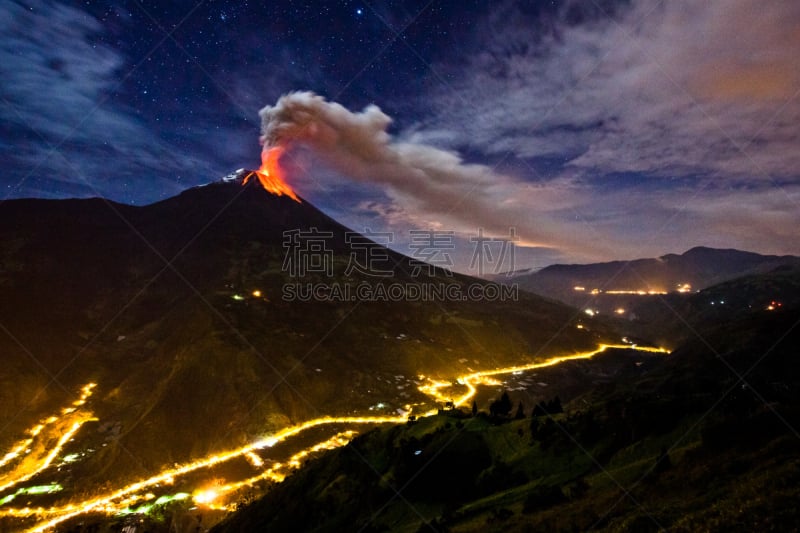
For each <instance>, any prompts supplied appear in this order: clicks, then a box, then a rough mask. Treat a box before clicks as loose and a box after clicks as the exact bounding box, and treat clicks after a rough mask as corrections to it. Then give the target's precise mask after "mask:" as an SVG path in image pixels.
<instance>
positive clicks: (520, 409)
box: [514, 402, 525, 420]
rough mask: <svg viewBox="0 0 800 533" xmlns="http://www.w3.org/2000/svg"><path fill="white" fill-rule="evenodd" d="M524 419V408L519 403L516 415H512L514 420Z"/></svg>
mask: <svg viewBox="0 0 800 533" xmlns="http://www.w3.org/2000/svg"><path fill="white" fill-rule="evenodd" d="M523 418H525V408H524V407H523V406H522V402H519V404H518V405H517V414H515V415H514V419H515V420H522V419H523Z"/></svg>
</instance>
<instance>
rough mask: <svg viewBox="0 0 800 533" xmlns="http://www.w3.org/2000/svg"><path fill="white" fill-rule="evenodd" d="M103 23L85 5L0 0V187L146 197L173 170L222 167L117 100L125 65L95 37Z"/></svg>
mask: <svg viewBox="0 0 800 533" xmlns="http://www.w3.org/2000/svg"><path fill="white" fill-rule="evenodd" d="M104 31H105V28H104V26H103V25H102V24H101V23H100V22H99V21H98V20H97V19H95V18H94V17H92V16H91V15H89V14H88V13H86V12H84V11H82V10H80V9H77V8H74V7H71V6H67V5H63V4H61V3H57V2H49V1H43V0H39V1H37V0H34V1H31V2H26V3H25V5H22V4H20V3H17V2H4V3H3V4H2V7H0V35H2V40H0V96H1V97H2V100H0V102H2V107H0V113H2V120H3V131H2V135H3V138H4V139H10V140H13V145H12V144H5V145H2V146H0V152H1V153H2V154H3V158H4V160H5V162H6V167H5V169H4V171H5V174H6V180H8V181H9V182H13V183H14V185H15V186H13V187H9V189H8V190H7V191H6V194H5V195H4V196H26V195H35V196H63V195H64V194H65V193H67V194H75V195H77V196H94V195H98V194H102V195H105V196H108V197H111V198H115V199H119V200H127V199H128V198H129V197H134V198H136V199H137V200H139V201H141V199H143V198H144V199H149V200H155V199H158V198H160V197H163V196H165V195H171V194H176V193H177V192H179V191H180V190H181V189H182V188H183V186H182V185H180V184H179V183H177V181H178V180H179V179H180V177H183V178H184V179H185V180H186V181H189V182H191V181H192V180H195V182H197V181H208V177H209V174H211V175H212V176H215V175H222V174H224V171H225V170H226V169H224V168H215V167H216V165H215V164H214V163H211V162H210V160H208V159H206V157H205V156H204V154H203V153H202V147H201V148H199V149H198V150H183V149H181V148H179V147H176V146H174V145H173V144H171V143H170V142H167V141H165V140H164V139H162V138H161V137H159V134H158V132H156V131H154V130H153V129H151V128H150V127H148V125H147V124H146V123H145V122H144V121H143V120H142V119H141V118H140V117H139V116H137V114H136V110H133V109H130V107H128V106H126V105H123V104H121V103H119V101H118V99H117V98H116V94H115V93H116V91H121V90H122V89H121V86H120V82H121V80H122V79H123V76H124V75H125V74H126V69H129V68H131V66H130V65H129V64H128V63H127V58H126V57H125V56H124V55H123V54H122V53H121V52H120V51H118V50H117V49H115V48H114V47H112V46H110V45H108V44H104V40H103V39H101V38H100V37H102V36H103V33H104ZM54 147H57V148H56V149H55V150H53V149H52V148H54ZM59 182H60V183H62V184H63V185H62V186H59V185H58V183H59ZM127 189H130V193H131V194H130V195H129V191H128V190H127Z"/></svg>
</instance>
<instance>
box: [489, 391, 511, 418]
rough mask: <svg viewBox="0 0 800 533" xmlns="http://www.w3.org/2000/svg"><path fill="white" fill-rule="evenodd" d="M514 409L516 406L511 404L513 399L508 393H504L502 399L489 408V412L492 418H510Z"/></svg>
mask: <svg viewBox="0 0 800 533" xmlns="http://www.w3.org/2000/svg"><path fill="white" fill-rule="evenodd" d="M512 407H514V405H513V404H512V403H511V398H509V397H508V392H506V391H503V394H502V395H501V396H500V399H499V400H495V401H493V402H492V404H491V405H490V406H489V412H490V413H491V414H492V416H508V415H509V413H511V408H512Z"/></svg>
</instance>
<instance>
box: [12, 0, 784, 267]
mask: <svg viewBox="0 0 800 533" xmlns="http://www.w3.org/2000/svg"><path fill="white" fill-rule="evenodd" d="M799 28H800V3H797V2H791V1H778V2H759V1H757V0H705V1H702V2H698V1H696V0H670V1H662V2H659V1H656V0H630V1H624V2H617V1H612V0H590V1H577V0H576V1H566V0H565V1H546V2H540V1H527V2H521V1H520V2H514V1H505V2H504V1H499V2H488V1H483V2H474V1H468V0H454V1H441V0H432V1H396V2H388V1H377V0H370V1H367V2H364V1H347V0H343V1H336V2H333V1H331V2H299V1H272V2H246V1H245V2H228V1H213V0H207V1H205V2H189V1H170V2H163V1H146V2H145V1H120V2H95V1H87V2H57V1H44V0H35V1H25V2H15V1H4V2H2V3H0V35H2V40H1V41H0V98H1V99H0V110H1V111H0V113H2V123H1V124H0V153H2V161H3V169H2V173H0V191H2V193H1V194H0V198H1V199H3V200H5V199H11V198H21V197H40V198H66V197H88V196H104V197H107V198H110V199H113V200H116V201H119V202H124V203H132V204H146V203H150V202H154V201H158V200H160V199H163V198H166V197H169V196H173V195H175V194H177V193H178V192H180V191H182V190H184V189H186V188H188V187H191V186H195V185H200V184H204V183H208V182H210V181H214V180H217V179H219V178H221V177H222V176H224V175H226V174H228V173H230V172H232V171H233V170H236V169H238V168H241V167H247V168H253V167H257V166H258V164H259V153H260V146H259V142H258V137H259V132H260V127H261V124H260V119H259V116H258V111H259V110H260V109H261V108H262V107H264V106H266V105H274V104H275V102H276V101H277V100H278V98H279V97H280V96H281V95H282V94H285V93H287V92H290V91H313V92H314V93H316V94H318V95H321V96H323V97H325V98H326V99H327V100H328V101H329V102H338V103H339V104H341V105H342V106H344V107H345V108H347V109H349V110H351V111H353V112H354V113H357V112H360V111H361V110H362V109H364V108H365V107H366V106H368V105H370V104H374V105H376V106H378V107H379V108H380V110H382V111H383V113H385V114H386V115H388V116H389V117H391V119H392V122H391V124H390V125H389V126H388V133H389V134H390V135H391V138H390V141H389V142H390V143H400V144H402V143H410V144H413V145H420V146H430V147H432V148H436V149H438V151H444V152H446V153H452V154H453V155H458V157H459V158H460V160H461V161H460V162H458V160H457V158H455V157H454V159H456V163H455V165H456V167H457V168H456V169H455V171H454V176H455V178H454V179H452V180H449V181H448V182H447V183H446V184H444V185H442V184H437V187H444V186H446V187H447V191H446V194H436V195H431V194H429V191H428V190H427V188H426V187H420V188H419V191H418V192H413V191H411V188H409V187H406V188H404V189H403V188H398V187H395V186H393V185H392V184H391V183H387V182H386V181H385V180H384V181H382V180H381V179H375V180H372V181H371V180H369V179H364V176H363V175H362V176H361V177H360V178H359V179H353V177H352V176H348V175H347V172H345V171H343V170H342V169H341V168H335V165H334V166H332V165H329V164H326V161H325V160H324V158H321V157H318V154H315V152H314V150H313V149H312V148H309V147H304V146H302V144H299V145H298V146H296V147H295V148H294V149H293V150H292V152H291V153H290V154H289V156H288V158H287V161H286V167H287V169H288V170H289V177H288V181H290V183H292V185H293V186H294V188H295V189H296V190H297V191H298V193H299V194H300V195H301V196H303V197H304V198H306V199H307V200H308V201H310V202H311V203H313V204H314V205H315V206H317V207H319V208H320V209H322V210H323V211H325V212H327V213H328V214H330V215H331V216H333V217H334V218H336V219H337V220H339V221H340V222H342V223H344V224H346V225H348V226H350V227H351V228H353V229H356V230H359V231H361V230H363V229H364V228H367V227H368V228H370V229H371V230H373V231H388V230H393V231H396V232H397V235H398V237H397V238H396V239H395V246H396V247H397V248H398V249H400V250H401V251H402V250H403V243H404V242H405V241H406V240H407V238H406V237H404V235H406V234H407V232H408V230H409V229H410V228H425V229H428V228H434V229H438V230H443V231H444V230H453V231H455V232H456V235H457V239H458V242H459V243H462V244H463V243H468V240H467V239H468V237H469V235H471V234H474V233H477V231H478V229H479V228H489V229H491V230H493V231H495V233H498V234H499V233H500V230H501V228H507V227H510V226H514V227H515V228H516V231H517V233H518V234H519V235H520V236H521V238H522V241H521V244H522V245H525V246H528V248H527V249H524V250H522V252H521V253H520V254H518V258H517V259H518V261H517V262H518V264H517V265H515V266H516V267H527V266H544V265H546V264H549V263H552V262H555V261H562V262H563V261H580V262H583V261H596V260H609V259H626V258H635V257H648V256H657V255H662V254H665V253H680V252H683V251H685V250H687V249H688V248H691V247H692V246H697V245H706V246H714V247H735V248H740V249H747V250H751V251H757V252H762V253H777V254H784V253H792V254H800V231H799V230H798V228H799V227H800V126H798V124H800V61H798V60H797V57H800V29H799ZM444 152H442V153H444ZM437 153H438V152H437ZM476 165H477V166H476ZM462 167H463V168H471V169H472V170H475V169H477V171H479V172H480V173H482V175H483V176H484V177H485V178H486V179H489V180H491V182H487V181H486V180H484V179H479V180H475V179H468V178H465V179H463V180H462V179H459V176H460V171H461V169H462ZM376 172H379V170H378V169H376ZM401 189H402V190H401ZM440 192H441V191H440ZM455 255H456V256H457V262H459V264H461V263H463V261H464V257H466V256H464V255H463V254H458V253H456V254H455ZM467 256H468V254H467ZM462 269H463V268H462Z"/></svg>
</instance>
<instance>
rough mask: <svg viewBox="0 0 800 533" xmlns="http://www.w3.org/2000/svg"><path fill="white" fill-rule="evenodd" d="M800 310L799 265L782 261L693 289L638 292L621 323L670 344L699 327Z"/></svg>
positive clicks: (685, 337) (696, 330) (686, 337)
mask: <svg viewBox="0 0 800 533" xmlns="http://www.w3.org/2000/svg"><path fill="white" fill-rule="evenodd" d="M791 310H795V311H796V310H800V265H798V264H786V265H782V266H779V267H776V268H775V269H773V270H771V271H769V272H764V273H758V274H749V275H746V276H742V277H739V278H736V279H732V280H729V281H725V282H722V283H718V284H716V285H713V286H711V287H708V288H706V289H703V290H701V291H699V292H696V293H689V294H682V293H671V294H667V295H663V296H659V297H657V298H640V299H639V300H638V302H635V304H633V305H632V306H631V308H630V315H631V316H634V317H635V319H634V320H626V321H621V322H620V325H619V327H620V329H622V330H623V331H627V332H629V333H630V334H632V335H634V334H635V335H642V336H644V337H645V338H649V339H651V340H653V341H656V342H659V343H661V344H665V345H669V346H674V345H676V343H680V342H682V341H684V340H687V339H689V338H691V337H696V336H697V335H698V334H700V333H698V332H703V331H706V330H710V329H714V328H717V327H720V325H724V324H729V323H732V322H736V321H738V320H741V319H742V318H743V317H748V316H770V315H774V314H780V313H784V312H787V311H791Z"/></svg>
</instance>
